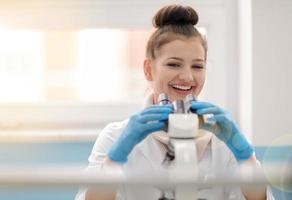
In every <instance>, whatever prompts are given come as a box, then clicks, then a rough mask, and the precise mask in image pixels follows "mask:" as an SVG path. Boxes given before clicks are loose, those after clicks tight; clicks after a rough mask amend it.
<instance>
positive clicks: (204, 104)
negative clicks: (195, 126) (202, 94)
mask: <svg viewBox="0 0 292 200" xmlns="http://www.w3.org/2000/svg"><path fill="white" fill-rule="evenodd" d="M209 107H215V105H213V104H211V103H207V102H198V101H193V102H192V104H191V110H192V111H194V112H196V111H197V110H198V109H202V108H209Z"/></svg>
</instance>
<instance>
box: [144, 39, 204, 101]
mask: <svg viewBox="0 0 292 200" xmlns="http://www.w3.org/2000/svg"><path fill="white" fill-rule="evenodd" d="M144 73H145V77H146V79H147V80H148V81H150V83H151V85H152V88H153V90H154V101H155V102H154V103H157V98H158V95H159V94H160V93H167V94H168V98H169V100H170V101H175V100H179V99H184V97H185V96H186V95H188V94H193V95H194V96H198V95H199V93H200V92H201V90H202V88H203V85H204V82H205V73H206V66H205V51H204V48H203V46H202V44H201V42H200V40H199V39H198V38H196V37H193V38H190V39H185V40H180V39H177V40H174V41H172V42H169V43H167V44H165V45H163V46H162V47H161V48H160V49H159V50H158V51H157V53H156V58H155V59H153V60H145V62H144Z"/></svg>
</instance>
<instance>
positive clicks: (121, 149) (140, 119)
mask: <svg viewBox="0 0 292 200" xmlns="http://www.w3.org/2000/svg"><path fill="white" fill-rule="evenodd" d="M172 110H173V109H172V106H171V105H154V106H151V107H148V108H146V109H144V110H143V111H142V112H140V113H138V114H135V115H133V116H132V117H131V118H130V120H129V122H128V124H127V126H126V128H125V129H124V130H123V132H122V134H121V135H120V137H119V138H118V139H117V141H116V142H115V143H114V144H113V145H112V146H111V147H110V149H109V152H108V158H109V159H110V160H112V161H114V162H119V163H125V162H127V160H128V159H127V158H128V155H129V154H130V152H131V151H132V149H133V148H134V146H135V145H136V144H138V143H139V142H141V141H142V140H143V139H144V138H146V137H147V136H148V135H149V134H150V133H152V132H155V131H159V130H162V128H163V126H164V123H165V121H166V120H167V119H168V115H169V114H170V113H171V112H172Z"/></svg>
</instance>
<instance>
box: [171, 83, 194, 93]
mask: <svg viewBox="0 0 292 200" xmlns="http://www.w3.org/2000/svg"><path fill="white" fill-rule="evenodd" d="M170 87H171V88H172V89H173V90H174V91H175V92H176V93H178V94H180V95H187V94H189V93H191V91H192V89H193V86H191V85H178V84H173V85H170Z"/></svg>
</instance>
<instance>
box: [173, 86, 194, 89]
mask: <svg viewBox="0 0 292 200" xmlns="http://www.w3.org/2000/svg"><path fill="white" fill-rule="evenodd" d="M172 87H174V88H176V89H180V90H189V89H191V86H182V85H172Z"/></svg>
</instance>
